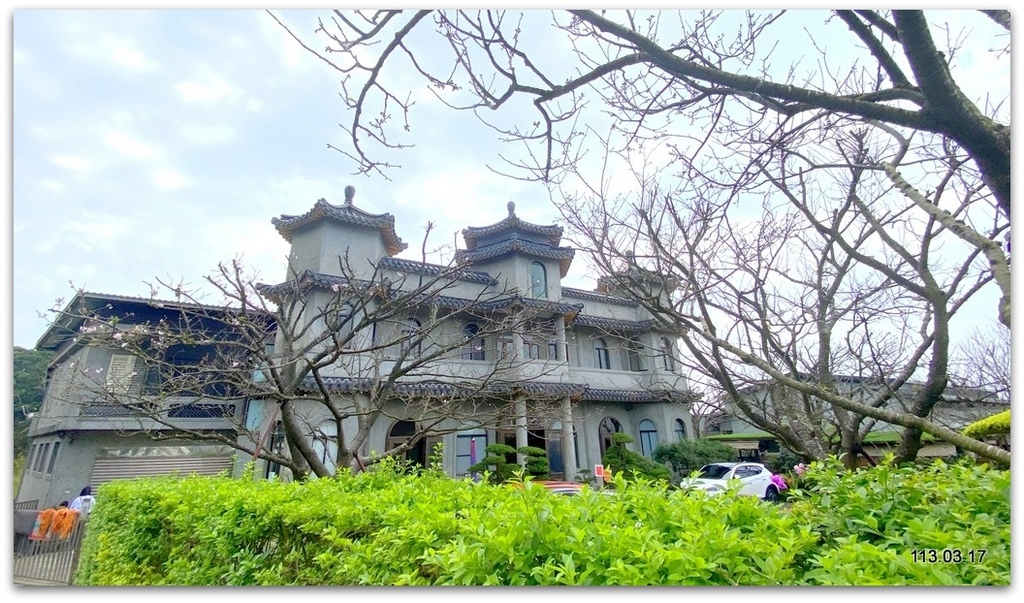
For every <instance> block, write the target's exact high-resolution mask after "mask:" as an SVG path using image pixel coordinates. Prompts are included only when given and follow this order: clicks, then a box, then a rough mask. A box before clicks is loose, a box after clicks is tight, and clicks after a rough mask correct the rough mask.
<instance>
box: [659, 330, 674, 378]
mask: <svg viewBox="0 0 1024 603" xmlns="http://www.w3.org/2000/svg"><path fill="white" fill-rule="evenodd" d="M674 350H675V346H674V345H672V342H671V341H669V340H668V337H662V338H661V361H662V364H663V365H664V367H665V370H666V371H674V370H676V358H675V354H674V353H673V351H674Z"/></svg>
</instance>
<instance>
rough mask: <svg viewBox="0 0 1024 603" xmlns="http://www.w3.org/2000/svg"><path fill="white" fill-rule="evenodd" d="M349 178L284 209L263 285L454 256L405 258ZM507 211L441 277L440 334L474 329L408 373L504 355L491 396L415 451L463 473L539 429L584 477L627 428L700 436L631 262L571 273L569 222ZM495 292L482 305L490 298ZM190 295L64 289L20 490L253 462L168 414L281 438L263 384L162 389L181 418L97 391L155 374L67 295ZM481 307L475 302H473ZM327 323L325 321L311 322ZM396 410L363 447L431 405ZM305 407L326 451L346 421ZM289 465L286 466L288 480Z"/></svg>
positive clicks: (325, 284)
mask: <svg viewBox="0 0 1024 603" xmlns="http://www.w3.org/2000/svg"><path fill="white" fill-rule="evenodd" d="M346 193H347V198H346V200H345V201H344V203H343V204H341V205H333V204H331V203H328V202H327V201H326V200H323V199H321V200H320V201H318V202H317V203H316V204H314V206H313V207H312V208H311V209H310V210H309V211H308V212H306V213H304V214H302V215H297V216H291V215H282V216H280V217H278V218H275V219H273V220H272V221H271V222H272V224H273V226H274V227H275V228H276V230H277V232H278V233H279V234H280V235H281V236H282V237H284V238H285V239H286V240H287V241H288V242H289V244H290V254H289V258H288V265H287V267H286V269H285V271H284V272H285V274H284V279H283V281H281V282H280V283H278V284H274V285H267V286H262V287H261V292H262V293H263V295H264V296H265V297H266V298H267V299H268V300H271V301H274V300H276V299H279V298H280V296H281V295H282V291H283V289H282V288H283V287H289V286H293V285H294V284H296V283H301V285H302V286H303V287H304V290H305V291H307V293H306V294H307V295H308V296H309V298H308V302H309V307H311V308H313V307H317V306H318V304H321V302H323V303H326V301H327V300H329V299H331V298H332V296H334V297H335V298H336V297H337V295H338V293H337V291H338V287H339V285H340V284H343V283H352V282H354V281H358V280H360V279H373V278H379V277H380V276H381V275H384V276H385V277H387V279H388V282H392V283H397V284H398V285H396V286H407V287H413V286H415V285H414V284H415V283H417V282H418V283H422V282H423V280H424V279H427V281H428V282H429V279H430V278H431V277H432V276H436V275H438V274H443V273H445V270H450V269H451V267H446V266H440V265H435V264H431V263H426V262H421V261H415V260H410V259H404V258H399V257H397V256H398V255H399V254H400V253H401V252H402V251H403V250H404V249H405V248H406V244H405V243H404V242H402V240H401V238H400V237H399V236H398V234H397V232H396V230H395V219H394V217H393V216H392V215H390V214H386V213H383V214H374V213H371V212H367V211H364V210H362V209H360V208H357V207H356V206H355V204H354V202H353V195H354V190H351V189H350V190H347V191H346ZM506 209H507V215H505V216H504V217H503V218H502V219H500V220H498V221H496V222H494V223H492V224H490V225H486V226H470V227H467V228H465V229H464V230H463V232H462V234H463V246H462V247H461V248H460V249H458V250H457V251H456V254H455V265H456V266H457V267H458V270H457V271H455V272H451V273H450V274H451V277H450V278H449V277H446V278H444V279H441V281H443V282H441V281H439V282H438V286H443V287H444V295H442V296H435V297H434V298H433V300H434V303H435V304H438V303H439V304H441V305H443V306H445V307H446V308H447V310H448V311H447V313H445V314H444V315H443V317H442V318H441V319H440V321H441V322H440V324H435V325H432V327H431V328H432V329H433V330H434V331H435V332H436V333H439V334H441V335H439V336H444V334H445V333H447V334H449V335H452V336H459V337H464V339H465V345H464V346H463V348H462V349H461V350H458V353H452V354H446V355H444V356H443V357H440V358H438V359H437V360H436V361H434V362H432V363H431V365H430V367H429V368H430V370H429V373H430V379H429V380H427V379H425V378H424V377H422V376H421V375H419V376H418V375H412V374H410V375H408V376H405V377H403V378H402V383H401V384H400V386H401V387H402V388H404V390H403V391H406V392H410V393H411V395H412V396H413V397H415V396H416V395H424V396H428V395H438V392H442V395H443V390H444V388H445V384H446V383H447V382H452V383H454V382H456V381H461V382H465V381H466V380H467V379H470V380H472V379H474V378H476V377H475V376H479V378H480V379H484V378H488V377H490V378H493V377H494V375H495V374H496V371H499V370H500V375H501V379H500V380H495V384H494V386H493V387H489V389H488V390H487V392H488V393H487V394H486V395H483V394H481V396H480V398H479V399H473V400H467V401H466V404H467V409H468V410H467V411H466V412H460V413H457V414H456V415H453V417H452V418H449V419H447V420H446V422H442V423H441V424H439V425H438V430H437V432H438V433H439V434H440V435H437V436H436V437H423V438H421V439H419V441H416V442H415V444H414V445H412V446H411V448H410V449H409V451H408V452H407V456H408V458H410V459H412V460H414V461H416V462H419V463H422V464H427V463H428V462H430V461H429V456H430V454H429V452H430V451H431V450H432V446H433V445H434V444H436V443H441V444H442V445H443V447H442V450H443V455H442V458H441V462H442V464H443V469H444V470H445V471H446V472H447V473H449V474H450V475H452V476H461V475H465V474H466V473H467V469H468V467H469V465H470V463H471V461H472V459H473V458H474V455H472V454H471V451H475V452H476V456H477V457H478V458H479V457H482V456H483V450H484V448H485V447H486V446H487V445H488V444H491V443H496V442H499V443H508V444H510V445H512V446H514V447H517V448H518V447H521V446H525V445H531V446H536V447H540V448H542V449H544V450H545V452H546V454H547V456H548V461H549V464H550V467H551V471H552V476H553V477H561V478H564V479H573V478H575V477H576V475H577V472H578V471H579V470H580V469H590V468H592V467H593V465H595V464H598V463H600V462H601V461H600V459H601V457H602V455H603V453H604V451H605V450H606V448H607V447H608V446H609V445H610V443H611V436H612V434H613V433H615V432H625V433H628V434H630V435H631V436H632V437H633V438H634V440H635V441H634V442H633V443H632V444H630V447H632V448H633V449H635V450H636V451H637V452H640V453H642V454H645V455H650V454H651V452H652V451H653V450H654V448H655V447H656V446H657V445H658V444H659V443H669V442H674V441H677V440H678V439H681V438H685V437H687V426H688V424H689V421H690V395H689V388H688V384H687V381H686V379H685V378H684V377H683V376H682V375H681V373H680V369H679V363H678V357H677V354H678V346H677V342H676V340H675V338H673V337H672V336H671V335H670V334H669V333H667V332H663V331H661V330H659V328H658V326H657V323H656V322H655V321H654V320H653V317H652V316H651V315H650V314H649V313H648V312H647V311H646V310H645V309H643V308H642V307H641V306H640V305H639V304H637V303H635V302H633V301H631V300H630V299H628V298H627V297H626V296H624V295H622V294H621V292H620V291H619V289H618V288H617V285H616V283H617V282H621V281H620V277H622V276H623V274H611V275H604V276H603V277H601V278H599V279H598V286H597V288H596V290H593V291H587V290H582V289H578V288H572V287H567V286H563V285H562V279H563V278H565V277H566V275H567V274H568V272H569V270H570V268H571V267H572V262H573V259H574V258H575V255H576V251H575V250H574V249H572V248H570V247H565V246H562V245H561V237H562V229H561V228H560V227H558V226H556V225H553V224H551V225H539V224H533V223H530V222H527V221H524V220H522V219H521V218H519V217H518V216H517V215H516V213H515V206H514V204H512V203H509V204H508V206H507V208H506ZM634 276H635V275H634ZM648 276H649V275H648ZM650 284H651V286H652V287H653V288H654V289H655V290H656V291H657V292H658V293H659V294H661V295H669V294H670V293H671V291H670V287H669V286H666V284H665V283H664V282H661V281H659V280H658V279H656V278H655V279H651V281H650ZM484 298H486V299H487V302H486V304H481V303H479V300H481V299H484ZM474 301H476V302H477V303H475V304H474ZM187 306H188V305H187V304H186V305H184V306H182V305H180V304H178V305H176V304H175V303H172V302H157V301H156V300H148V299H138V298H130V297H123V296H117V295H102V294H95V293H82V294H80V295H79V296H77V297H76V298H75V299H74V300H72V302H71V303H69V306H68V307H69V311H67V312H66V313H65V314H64V315H62V316H61V317H60V318H59V319H58V320H56V321H55V322H54V323H53V324H52V325H51V326H50V327H49V328H48V329H47V331H46V333H44V335H43V336H42V337H41V338H40V340H39V343H38V344H37V347H38V348H40V349H47V350H53V351H54V352H55V355H54V360H53V362H52V364H51V366H50V368H49V373H48V379H47V388H46V396H45V399H44V402H43V405H42V408H41V410H40V412H39V414H38V416H37V417H35V418H34V419H33V423H32V426H31V428H30V435H31V437H32V442H31V448H30V450H31V452H30V456H29V463H28V467H26V470H25V473H24V477H23V480H22V484H21V487H20V491H19V492H18V494H17V501H22V502H27V501H37V507H38V508H42V507H44V506H47V505H52V504H55V503H57V502H59V501H61V500H66V499H70V498H73V497H74V496H75V495H77V493H78V491H79V490H80V489H81V488H82V487H83V486H85V485H92V486H93V487H96V486H100V485H102V483H104V482H105V481H108V480H111V479H117V478H127V477H132V476H141V475H158V474H164V473H170V472H172V471H179V472H181V473H192V472H195V473H200V474H213V473H217V472H221V471H230V472H235V473H237V472H239V471H240V470H241V468H242V467H243V466H244V465H245V463H246V462H247V461H249V460H250V459H249V458H243V457H244V455H239V454H236V451H234V450H233V449H231V448H230V447H228V446H225V445H221V444H216V443H203V442H198V441H194V440H190V439H182V440H175V439H173V437H172V438H170V439H168V436H170V435H172V434H173V431H174V430H173V429H172V428H171V427H170V426H169V425H170V424H177V425H186V426H188V427H189V428H190V429H201V430H207V431H210V432H217V433H222V434H228V435H229V434H234V435H235V436H236V437H241V434H242V432H243V431H245V432H247V435H248V436H250V437H251V434H252V433H266V434H268V435H269V436H270V437H268V438H267V442H266V445H267V446H270V447H275V446H280V444H281V438H280V432H279V430H277V429H275V425H274V421H275V420H276V419H275V410H274V403H273V402H268V401H266V400H261V399H259V397H257V396H239V397H238V398H237V399H232V398H231V397H230V395H225V393H224V392H219V395H217V396H214V397H213V399H214V400H215V401H211V400H210V399H207V398H204V396H203V395H202V392H197V395H196V396H195V397H194V398H189V397H187V396H186V397H182V398H181V399H177V400H170V401H169V400H164V401H163V402H162V403H163V404H165V405H166V407H165V408H162V409H161V412H163V413H164V414H163V415H162V416H164V417H166V418H168V419H173V421H168V422H166V423H161V422H157V423H154V422H153V421H152V420H150V419H147V418H146V417H143V416H140V415H138V414H133V413H132V412H131V407H130V406H126V405H111V404H108V403H106V402H105V401H104V400H100V399H98V398H95V395H94V393H90V392H95V391H96V388H97V387H100V388H101V389H104V388H105V390H106V391H107V392H110V391H112V389H113V390H117V391H123V392H125V393H131V394H133V395H136V396H139V395H140V394H141V395H142V398H144V397H145V396H144V394H145V393H146V391H147V390H146V388H151V387H154V384H155V383H158V381H159V376H158V375H156V376H154V375H153V374H152V372H151V371H146V370H144V368H145V365H146V362H145V359H144V358H139V357H132V356H131V355H129V354H122V353H118V351H117V350H116V349H111V348H110V346H109V345H107V346H97V345H91V344H90V343H89V340H88V338H84V337H82V334H83V333H86V332H88V330H89V329H90V328H91V327H90V324H89V321H88V320H87V319H86V318H84V317H83V316H82V315H83V314H87V313H83V312H79V311H77V310H76V311H70V309H71V308H72V307H73V308H76V309H78V308H82V307H84V308H86V309H88V310H89V311H92V312H98V313H100V314H102V315H103V316H108V317H109V316H117V317H119V318H118V320H117V321H116V323H117V328H120V329H132V328H137V327H138V326H140V325H145V324H152V323H154V322H159V321H160V320H161V319H164V320H165V321H166V319H169V318H172V317H173V316H174V315H175V314H176V313H180V312H182V311H196V310H201V311H202V313H203V314H204V315H210V314H211V313H213V314H215V312H216V309H215V308H209V307H198V308H197V307H187ZM471 306H472V307H473V308H474V312H473V313H472V315H468V314H467V313H466V312H462V311H461V310H462V309H464V308H467V307H471ZM526 311H528V314H529V316H530V319H529V321H527V322H524V323H521V324H518V326H516V327H515V328H510V329H508V331H507V332H499V331H498V330H496V329H495V328H494V325H496V324H504V323H503V322H502V321H506V322H507V321H508V320H509V317H510V316H516V315H521V314H523V313H524V312H526ZM426 312H427V309H426V308H420V309H417V308H411V309H410V311H409V313H408V316H405V317H399V320H398V324H397V325H396V327H395V328H396V329H405V328H408V329H416V328H419V324H420V322H421V321H426V320H428V319H430V317H429V316H427V315H426ZM435 319H436V317H435ZM403 321H404V322H403ZM524 325H525V326H524ZM319 328H327V327H326V326H323V325H321V326H320V327H319ZM383 331H384V329H382V328H378V327H377V326H375V327H374V328H373V329H367V332H365V333H362V332H360V333H357V334H356V337H358V338H361V339H360V341H363V340H365V342H367V345H366V347H365V349H367V350H370V349H375V351H374V352H373V354H374V355H375V356H374V362H376V363H377V365H375V366H376V367H377V368H378V369H380V368H381V367H382V366H383V367H384V368H385V369H386V365H387V363H389V362H393V361H394V356H395V355H396V354H398V353H399V352H400V351H402V350H401V349H400V348H399V347H398V346H393V347H392V348H388V347H386V346H384V347H381V346H374V345H373V342H375V341H377V340H378V339H380V338H386V337H387V334H386V333H384V332H383ZM477 333H486V335H483V336H477V335H476V334H477ZM315 336H316V333H315V332H313V333H310V334H308V337H315ZM278 343H279V344H280V343H281V335H280V334H279V335H278ZM292 343H301V341H300V342H292ZM417 345H422V346H424V348H423V349H422V350H420V349H417V351H416V353H426V350H428V349H429V346H430V345H431V344H430V342H429V341H428V342H423V343H422V344H417ZM377 348H379V349H377ZM200 352H201V351H197V350H185V349H180V350H173V351H170V352H167V353H173V354H177V356H175V357H174V362H176V363H180V364H181V365H182V366H183V367H184V366H187V365H188V364H189V362H190V361H194V360H198V358H199V357H200V356H197V355H196V354H200ZM200 355H201V354H200ZM369 355H370V353H369V352H367V353H366V354H361V353H355V354H349V355H348V357H347V358H346V359H345V360H346V361H345V362H341V361H339V362H338V363H337V365H336V366H331V367H329V369H328V370H326V371H324V372H322V374H321V377H322V378H323V379H322V381H323V383H324V384H325V386H326V387H328V388H329V389H330V391H331V396H332V397H334V398H335V400H336V401H337V402H338V404H339V405H341V406H344V405H345V404H347V403H348V402H349V401H352V402H354V401H355V399H356V397H357V396H360V395H364V390H362V389H361V388H362V387H364V385H362V384H365V383H368V382H369V381H368V380H367V378H366V372H365V367H366V366H369V365H368V364H367V363H368V362H369V360H370V358H369ZM363 356H366V358H363ZM164 360H165V361H166V360H168V358H164ZM364 360H365V362H364ZM361 367H362V368H361ZM90 376H92V377H90ZM257 377H258V376H257ZM83 379H87V380H89V382H88V383H86V382H84V381H83ZM90 396H92V397H90ZM474 408H476V409H480V410H481V412H484V411H488V412H490V411H494V410H496V409H497V410H499V411H500V409H501V408H507V409H508V412H507V414H508V420H507V421H504V422H501V421H498V422H494V421H489V422H487V421H477V420H474V418H473V411H472V409H474ZM383 411H384V415H386V417H387V420H381V421H377V422H376V423H375V424H374V425H373V427H372V429H371V431H370V433H369V436H368V437H367V438H366V440H365V444H364V445H363V446H362V448H361V449H360V450H359V454H361V455H363V456H364V457H369V456H371V455H372V454H373V453H374V452H375V451H378V452H379V451H383V450H388V449H389V448H391V447H393V445H394V444H395V443H396V442H401V441H403V438H408V437H409V435H410V434H412V433H415V432H416V430H415V429H414V428H415V426H416V422H417V421H418V420H420V418H419V417H418V416H417V415H416V411H415V408H414V405H410V404H409V399H408V398H407V399H405V400H401V401H397V400H396V401H395V402H394V404H393V405H392V406H389V407H386V408H384V409H383ZM301 412H302V413H304V414H305V416H304V417H303V419H304V421H305V423H304V424H306V425H309V426H313V427H311V429H310V430H309V431H310V433H309V437H310V439H311V440H312V441H313V444H314V446H317V447H319V449H320V450H322V451H323V454H324V458H325V459H326V460H328V461H329V460H330V459H331V458H332V456H333V455H332V452H334V451H335V450H336V448H337V443H336V441H337V438H338V436H339V434H338V433H337V432H336V431H334V432H332V431H331V428H330V427H325V428H323V429H321V428H320V427H317V426H324V425H328V424H329V421H328V419H329V417H328V416H326V415H325V413H326V410H325V409H324V407H323V406H322V405H317V404H312V403H311V404H309V405H308V407H305V408H303V410H302V411H301ZM499 414H500V413H499ZM356 428H357V424H356V422H355V420H354V419H347V420H346V421H343V422H342V423H341V429H342V430H346V431H348V430H353V429H356ZM154 436H156V437H157V438H158V439H157V440H154V439H153V438H154ZM332 446H333V447H334V448H333V449H332ZM258 471H260V472H262V474H264V475H271V474H276V473H278V472H280V468H279V467H276V466H274V465H272V464H270V463H266V462H263V461H261V462H260V466H259V468H258ZM286 473H287V472H285V475H282V477H284V478H287V475H286Z"/></svg>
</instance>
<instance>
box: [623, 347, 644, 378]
mask: <svg viewBox="0 0 1024 603" xmlns="http://www.w3.org/2000/svg"><path fill="white" fill-rule="evenodd" d="M641 350H642V347H641V345H640V342H639V341H636V340H635V339H630V340H628V341H626V359H627V360H628V361H629V370H631V371H642V370H645V369H644V363H643V357H642V356H641Z"/></svg>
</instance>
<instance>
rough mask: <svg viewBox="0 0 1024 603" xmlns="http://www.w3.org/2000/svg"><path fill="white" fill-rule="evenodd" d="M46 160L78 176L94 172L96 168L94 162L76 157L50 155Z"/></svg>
mask: <svg viewBox="0 0 1024 603" xmlns="http://www.w3.org/2000/svg"><path fill="white" fill-rule="evenodd" d="M47 160H49V162H50V163H52V164H53V165H55V166H57V167H59V168H64V169H66V170H71V171H72V172H78V173H79V174H83V173H86V172H91V171H94V170H95V169H96V167H97V166H96V163H95V162H94V161H90V160H89V159H86V158H85V157H79V156H76V155H50V156H49V157H47Z"/></svg>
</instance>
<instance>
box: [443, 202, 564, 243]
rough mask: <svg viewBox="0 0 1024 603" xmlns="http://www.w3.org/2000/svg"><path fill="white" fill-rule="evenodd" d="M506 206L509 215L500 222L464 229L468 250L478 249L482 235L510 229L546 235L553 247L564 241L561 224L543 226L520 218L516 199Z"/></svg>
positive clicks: (463, 234) (463, 235)
mask: <svg viewBox="0 0 1024 603" xmlns="http://www.w3.org/2000/svg"><path fill="white" fill-rule="evenodd" d="M506 207H507V208H508V216H506V217H505V218H504V219H503V220H501V221H500V222H495V223H494V224H491V225H489V226H467V227H466V228H463V229H462V237H463V239H464V240H465V242H466V249H467V250H469V251H472V250H474V249H476V246H477V241H478V240H479V239H480V238H481V237H486V236H489V235H492V234H497V233H500V232H505V231H508V230H521V231H524V232H530V233H533V234H539V235H542V236H545V237H547V239H548V244H550V245H551V246H552V247H556V248H557V247H558V245H559V243H560V242H561V241H562V227H561V226H558V225H557V224H549V225H547V226H542V225H540V224H533V223H531V222H526V221H524V220H522V219H520V218H519V216H517V215H516V204H515V201H509V202H508V205H507V206H506Z"/></svg>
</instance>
